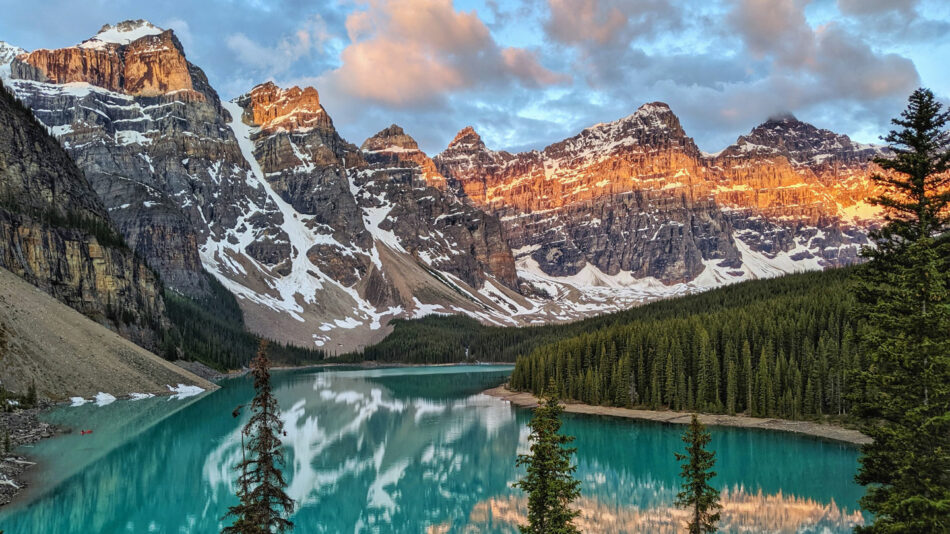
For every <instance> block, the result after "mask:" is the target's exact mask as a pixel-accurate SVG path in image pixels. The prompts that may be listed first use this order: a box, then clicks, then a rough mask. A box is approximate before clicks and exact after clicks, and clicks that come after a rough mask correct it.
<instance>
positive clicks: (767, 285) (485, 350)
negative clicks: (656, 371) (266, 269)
mask: <svg viewBox="0 0 950 534" xmlns="http://www.w3.org/2000/svg"><path fill="white" fill-rule="evenodd" d="M850 272H851V271H850V270H849V269H845V270H843V271H841V270H839V271H834V272H824V273H817V272H816V273H805V274H798V275H792V276H786V277H783V278H780V279H775V280H761V281H751V282H744V283H741V284H736V285H733V286H727V287H723V288H719V289H715V290H712V291H707V292H704V293H700V294H696V295H690V296H686V297H679V298H675V299H670V300H663V301H658V302H654V303H651V304H648V305H645V306H640V307H637V308H632V309H630V310H625V311H622V312H616V313H611V314H606V315H601V316H597V317H591V318H589V319H584V320H581V321H577V322H573V323H566V324H550V325H545V326H529V327H521V328H512V327H499V326H487V325H483V324H481V323H479V322H478V321H476V320H474V319H471V318H469V317H464V316H458V315H453V316H435V315H432V316H428V317H424V318H422V319H414V320H404V319H398V320H395V321H393V322H392V325H393V332H392V333H391V334H389V335H388V336H387V337H386V338H385V339H383V340H382V341H381V342H379V343H377V344H376V345H372V346H369V347H366V348H364V349H363V350H361V351H358V352H352V353H349V354H344V355H342V356H340V360H341V361H354V362H355V361H380V362H397V361H398V362H408V363H429V364H435V363H450V362H463V361H471V362H474V361H478V362H514V361H515V360H516V359H517V358H518V356H521V355H527V354H530V353H532V351H534V350H535V349H536V348H538V347H540V346H542V345H549V344H552V343H555V342H557V341H560V340H565V339H568V338H573V337H576V336H580V335H583V334H585V333H587V332H592V331H595V330H602V329H605V328H610V327H613V326H617V325H622V324H628V323H631V322H635V321H648V320H654V319H660V318H670V317H689V316H690V315H693V314H695V313H700V312H703V311H705V310H710V309H720V308H733V307H738V306H742V305H745V304H748V303H752V302H755V301H756V300H760V299H763V298H767V297H770V296H772V295H776V296H781V295H793V294H797V293H801V292H802V291H804V290H806V288H813V289H814V288H817V287H821V286H824V285H841V284H844V283H846V282H847V278H848V274H846V273H850ZM843 306H846V307H850V301H849V302H846V303H844V304H843Z"/></svg>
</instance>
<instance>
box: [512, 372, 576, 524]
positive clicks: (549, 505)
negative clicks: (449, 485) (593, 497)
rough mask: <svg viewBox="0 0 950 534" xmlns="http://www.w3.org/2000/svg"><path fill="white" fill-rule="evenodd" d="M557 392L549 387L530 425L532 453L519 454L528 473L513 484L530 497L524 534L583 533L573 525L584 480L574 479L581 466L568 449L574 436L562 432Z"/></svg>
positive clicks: (560, 408)
mask: <svg viewBox="0 0 950 534" xmlns="http://www.w3.org/2000/svg"><path fill="white" fill-rule="evenodd" d="M553 391H554V388H553V384H552V385H549V387H548V392H549V393H548V394H547V395H546V396H545V398H544V399H543V400H542V402H541V404H539V405H538V407H537V408H535V409H534V415H533V416H532V418H531V422H529V423H528V428H530V429H531V436H530V439H531V453H530V454H521V455H518V461H517V463H516V465H517V466H518V467H521V466H525V467H526V470H527V471H526V473H525V476H524V478H522V479H521V480H519V481H518V482H515V483H514V485H513V487H516V488H521V489H522V490H523V491H524V492H525V493H527V494H528V524H527V525H520V526H519V529H520V530H521V532H522V534H577V533H579V532H580V531H579V530H578V529H577V527H576V526H574V523H573V520H574V518H575V517H577V515H578V511H577V510H574V509H572V508H571V507H570V505H571V503H572V502H573V501H574V500H575V499H577V497H578V496H579V495H580V481H578V480H575V479H574V471H575V470H576V469H577V466H574V465H571V455H573V454H574V452H575V451H576V449H575V448H572V447H569V446H568V445H569V444H570V443H571V442H573V441H574V437H573V436H565V435H562V434H559V433H558V431H559V430H560V429H561V413H563V411H564V409H563V408H562V407H561V405H560V404H559V403H558V400H557V396H556V395H554V393H553Z"/></svg>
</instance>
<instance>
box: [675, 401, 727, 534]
mask: <svg viewBox="0 0 950 534" xmlns="http://www.w3.org/2000/svg"><path fill="white" fill-rule="evenodd" d="M710 439H711V438H710V436H709V432H707V431H706V427H705V426H703V424H702V423H700V422H699V418H697V417H696V414H693V419H692V420H691V421H690V423H689V426H688V427H687V428H686V432H684V433H683V443H685V444H686V454H680V453H673V454H674V455H676V459H677V460H678V461H680V462H683V464H682V468H683V469H682V471H681V472H680V477H681V478H682V479H683V491H681V492H679V493H678V494H677V495H676V506H680V507H682V508H686V509H688V510H689V511H690V519H689V522H688V523H687V525H686V531H687V532H689V534H703V533H706V532H716V523H717V522H719V509H720V508H722V505H720V503H719V490H717V489H716V488H714V487H712V486H710V485H709V480H710V479H712V478H713V477H714V476H716V472H715V471H713V470H712V468H713V466H714V465H715V464H716V453H715V452H712V451H707V450H706V447H707V446H708V445H709V440H710Z"/></svg>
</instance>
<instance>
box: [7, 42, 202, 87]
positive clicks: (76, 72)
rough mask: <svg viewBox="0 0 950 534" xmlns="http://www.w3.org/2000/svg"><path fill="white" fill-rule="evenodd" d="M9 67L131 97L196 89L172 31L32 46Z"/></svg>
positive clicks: (23, 75) (16, 72) (53, 80)
mask: <svg viewBox="0 0 950 534" xmlns="http://www.w3.org/2000/svg"><path fill="white" fill-rule="evenodd" d="M107 28H109V27H108V26H107V27H104V28H103V31H107ZM11 68H12V72H13V76H14V77H16V78H27V79H33V80H36V81H42V82H51V83H58V84H64V83H71V82H85V83H89V84H92V85H95V86H98V87H102V88H105V89H108V90H110V91H114V92H117V93H125V94H130V95H134V96H158V95H163V94H166V93H170V92H174V91H191V92H193V91H194V89H195V88H194V85H193V83H192V78H191V73H190V72H189V68H188V62H187V60H186V59H185V54H184V52H183V50H182V47H181V43H179V42H178V39H177V38H176V37H175V35H174V34H173V33H172V31H171V30H166V31H162V32H160V33H157V34H150V35H143V36H141V37H139V38H137V39H135V40H133V41H131V42H129V43H128V44H119V43H115V42H105V41H100V40H97V39H96V38H93V39H90V40H89V41H86V42H84V43H83V44H81V45H79V46H74V47H69V48H60V49H57V50H47V49H41V50H35V51H33V52H30V53H28V54H22V55H20V56H18V57H17V58H16V60H15V61H14V63H13V65H11Z"/></svg>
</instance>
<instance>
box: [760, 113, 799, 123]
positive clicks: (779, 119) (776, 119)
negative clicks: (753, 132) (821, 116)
mask: <svg viewBox="0 0 950 534" xmlns="http://www.w3.org/2000/svg"><path fill="white" fill-rule="evenodd" d="M765 122H766V124H767V123H790V122H791V123H795V122H801V121H800V120H798V118H797V117H795V115H792V114H791V113H790V112H788V111H782V112H780V113H776V114H774V115H770V116H769V118H768V119H767V120H766V121H765Z"/></svg>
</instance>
